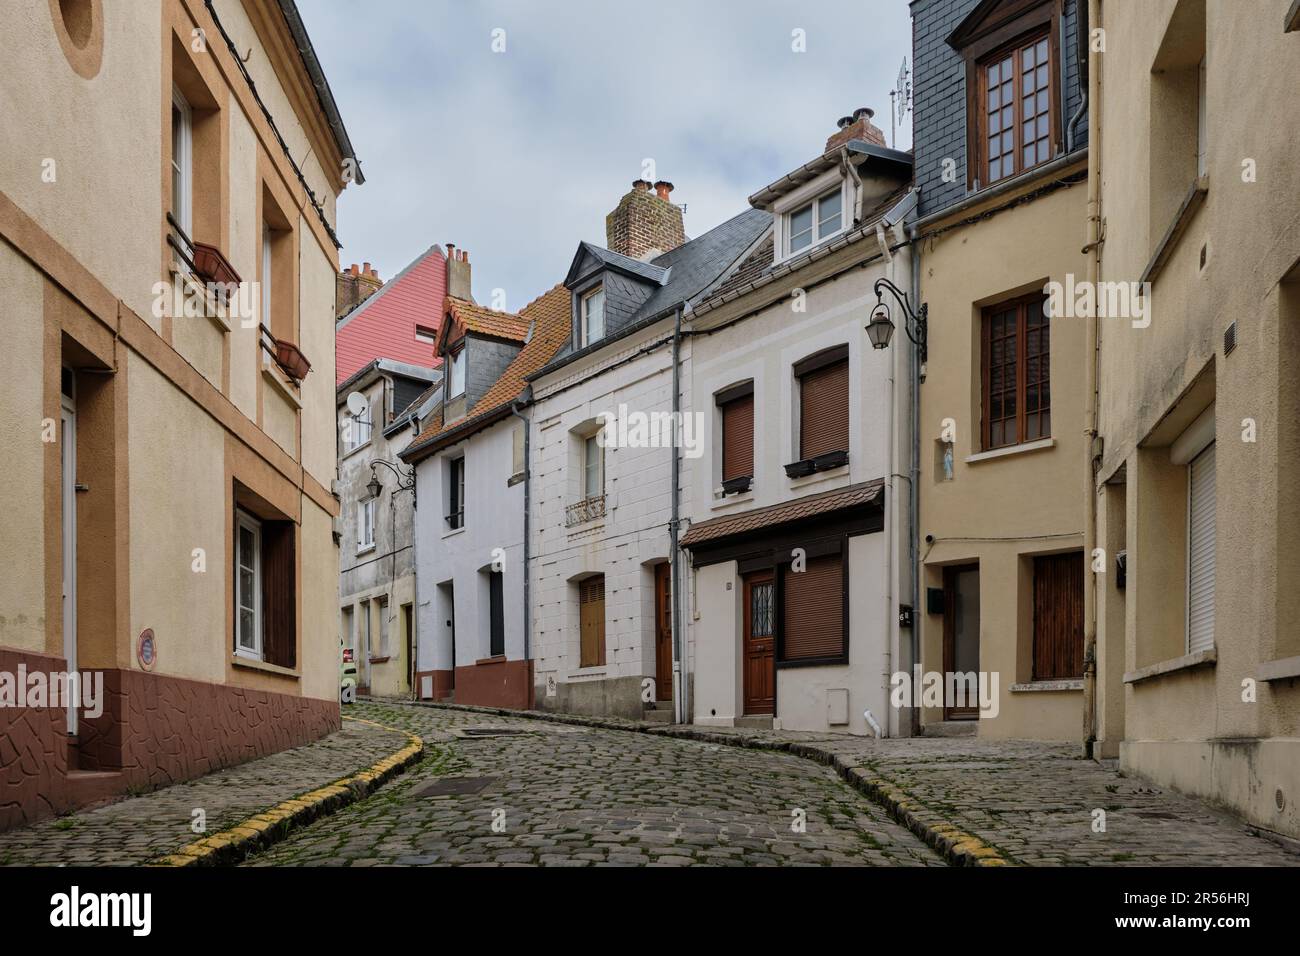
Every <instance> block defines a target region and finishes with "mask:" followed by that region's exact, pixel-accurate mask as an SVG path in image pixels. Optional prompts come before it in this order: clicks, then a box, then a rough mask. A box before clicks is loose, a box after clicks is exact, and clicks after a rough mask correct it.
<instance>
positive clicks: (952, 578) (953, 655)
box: [943, 564, 980, 720]
mask: <svg viewBox="0 0 1300 956" xmlns="http://www.w3.org/2000/svg"><path fill="white" fill-rule="evenodd" d="M943 669H944V707H943V718H944V720H973V719H975V718H978V717H979V702H978V701H971V700H970V699H969V697H968V698H967V699H966V700H964V701H949V700H948V688H949V687H950V686H952V683H951V679H950V676H949V675H952V674H973V675H975V677H974V686H975V687H976V688H978V686H979V669H980V569H979V565H977V564H975V565H967V566H965V567H958V568H944V569H943ZM957 683H958V686H970V685H969V684H965V685H963V684H962V682H960V681H958V682H957Z"/></svg>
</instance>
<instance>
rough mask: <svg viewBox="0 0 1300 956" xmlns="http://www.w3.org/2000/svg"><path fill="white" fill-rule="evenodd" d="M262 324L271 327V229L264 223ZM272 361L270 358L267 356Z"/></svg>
mask: <svg viewBox="0 0 1300 956" xmlns="http://www.w3.org/2000/svg"><path fill="white" fill-rule="evenodd" d="M262 324H263V325H265V326H266V327H267V328H268V329H270V328H274V326H272V325H271V227H270V226H269V225H268V224H266V223H262ZM266 360H267V361H268V362H269V361H270V356H266Z"/></svg>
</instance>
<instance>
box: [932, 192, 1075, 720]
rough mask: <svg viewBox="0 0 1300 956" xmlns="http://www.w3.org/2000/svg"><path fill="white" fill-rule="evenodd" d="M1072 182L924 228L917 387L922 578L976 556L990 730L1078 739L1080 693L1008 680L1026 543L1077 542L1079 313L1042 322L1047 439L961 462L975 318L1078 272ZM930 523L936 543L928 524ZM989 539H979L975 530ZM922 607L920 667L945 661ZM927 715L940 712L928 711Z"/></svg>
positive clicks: (1028, 647) (1024, 603) (1067, 545)
mask: <svg viewBox="0 0 1300 956" xmlns="http://www.w3.org/2000/svg"><path fill="white" fill-rule="evenodd" d="M1085 200H1086V196H1085V192H1084V187H1083V186H1082V185H1078V186H1074V187H1071V188H1066V189H1058V190H1056V191H1055V192H1052V193H1049V194H1047V195H1045V196H1042V197H1040V198H1038V199H1036V200H1034V201H1032V202H1029V203H1027V204H1024V205H1020V206H1016V207H1013V208H1010V209H1007V210H1005V211H1002V212H999V213H997V214H996V215H994V216H993V217H992V218H990V219H987V220H984V221H981V222H978V223H976V224H972V225H965V226H960V227H957V228H954V229H952V230H951V231H948V232H945V233H943V234H941V235H938V236H936V237H933V238H931V239H928V240H925V241H924V242H923V245H922V250H921V262H920V267H921V300H922V301H923V302H926V303H928V305H929V315H930V355H929V363H928V367H927V376H926V380H925V383H924V384H923V385H922V386H921V415H920V419H921V481H920V499H921V516H920V521H921V529H920V530H921V538H922V541H921V556H922V560H923V564H924V569H923V578H922V588H923V589H924V588H926V587H942V585H943V571H942V569H943V566H944V565H956V564H975V563H978V564H979V567H980V666H981V669H984V670H993V671H996V672H997V674H998V686H999V705H998V716H997V717H995V718H991V717H985V718H983V719H981V720H980V722H979V734H980V735H981V736H988V737H1004V738H1007V737H1022V738H1044V739H1063V740H1064V739H1078V738H1080V737H1081V735H1082V691H1079V690H1072V691H1053V692H1045V691H1031V692H1014V691H1012V689H1011V686H1012V684H1014V683H1017V682H1028V681H1029V680H1030V678H1031V676H1032V635H1033V622H1032V612H1031V608H1032V604H1031V603H1030V598H1031V594H1032V592H1030V591H1029V588H1031V587H1032V575H1031V574H1030V573H1029V572H1028V571H1027V568H1026V566H1027V565H1028V566H1029V567H1032V565H1031V564H1030V561H1031V559H1032V556H1033V555H1034V554H1042V553H1053V552H1060V551H1068V550H1075V551H1077V550H1079V549H1081V548H1082V546H1083V526H1084V508H1085V504H1084V502H1085V498H1084V494H1085V487H1086V485H1085V480H1084V471H1083V469H1084V446H1083V439H1082V437H1081V436H1082V428H1081V423H1082V421H1083V393H1084V384H1083V369H1084V361H1085V348H1084V332H1085V328H1084V322H1083V320H1082V319H1071V318H1061V319H1055V320H1053V321H1052V323H1051V369H1050V375H1051V390H1052V440H1053V444H1052V446H1051V447H1049V448H1044V449H1040V450H1036V451H1024V452H1017V453H1014V454H1009V455H1005V456H1002V457H994V458H990V459H985V460H981V461H975V462H968V461H967V460H966V459H967V458H968V457H969V456H972V455H975V454H977V453H979V452H980V450H981V437H980V423H981V417H980V416H981V409H980V404H981V397H980V337H979V329H980V316H981V309H982V308H983V307H984V306H986V305H991V304H994V303H996V302H1000V301H1003V300H1006V299H1008V298H1012V297H1014V296H1016V295H1018V294H1024V293H1029V292H1032V291H1035V290H1041V289H1043V287H1044V284H1045V283H1046V282H1047V281H1051V280H1055V281H1060V282H1064V281H1065V277H1066V275H1067V274H1073V275H1074V276H1076V277H1077V279H1078V280H1079V281H1082V280H1083V279H1084V278H1085V269H1086V261H1085V259H1084V257H1083V255H1082V254H1081V253H1080V248H1081V246H1082V245H1083V242H1082V236H1083V223H1084V215H1085V212H1084V210H1085ZM945 419H952V420H953V421H954V422H955V424H956V441H955V446H954V463H953V479H952V480H951V481H943V480H941V474H940V472H939V470H938V468H937V464H936V451H935V447H936V446H935V443H936V441H937V440H938V439H939V437H940V434H941V431H942V429H943V427H944V426H943V422H944V420H945ZM927 535H933V536H934V542H933V544H927V543H926V540H925V538H926V536H927ZM980 539H987V540H980ZM921 603H922V607H921V608H920V609H918V610H919V613H918V620H919V621H920V626H921V635H922V661H923V668H924V670H925V671H942V670H943V669H944V664H943V618H942V616H941V615H929V614H926V613H924V605H925V601H924V597H923V599H922V602H921ZM923 719H924V721H925V722H926V723H929V722H933V721H938V720H941V719H942V713H941V712H940V711H939V710H938V709H927V711H926V712H925V714H924V715H923Z"/></svg>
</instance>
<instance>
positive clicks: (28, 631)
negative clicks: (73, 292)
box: [0, 241, 59, 652]
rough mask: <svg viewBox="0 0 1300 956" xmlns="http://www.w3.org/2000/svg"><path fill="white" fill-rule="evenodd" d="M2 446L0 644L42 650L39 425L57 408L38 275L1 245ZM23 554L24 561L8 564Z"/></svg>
mask: <svg viewBox="0 0 1300 956" xmlns="http://www.w3.org/2000/svg"><path fill="white" fill-rule="evenodd" d="M0 289H3V290H4V307H3V308H0V335H2V336H3V339H4V343H5V344H4V348H0V408H3V409H4V414H3V415H0V446H3V447H4V449H5V472H6V474H8V475H9V479H10V481H11V483H12V484H11V487H10V489H9V491H10V493H9V494H8V495H7V496H6V499H7V501H8V507H6V508H5V509H4V515H3V517H2V518H0V551H2V552H3V553H4V554H6V555H9V556H10V557H9V558H7V559H6V560H5V569H4V572H3V579H4V585H3V588H2V589H0V645H5V646H8V647H20V648H23V649H24V650H30V651H38V652H43V651H45V648H46V644H45V564H44V561H43V560H41V557H42V556H43V555H44V553H45V517H44V510H43V509H42V507H41V506H40V502H41V501H42V495H43V491H42V488H43V477H44V469H45V447H46V446H45V444H44V443H43V442H42V440H41V431H42V427H41V425H42V420H43V419H45V418H53V419H54V421H55V423H56V424H55V432H54V433H55V435H57V434H58V427H57V422H58V417H59V409H58V408H57V407H56V408H51V409H45V408H43V407H42V398H43V391H42V384H41V379H42V368H41V361H40V356H41V353H42V349H43V344H42V335H43V332H44V328H45V323H44V278H43V277H42V276H41V274H40V273H39V272H37V271H36V270H35V269H34V268H32V266H31V265H30V264H29V263H28V262H27V260H25V259H23V258H22V257H20V256H19V255H18V253H17V252H15V251H14V250H13V248H12V247H10V246H9V245H8V244H7V243H5V242H3V241H0ZM16 555H27V556H28V557H27V559H25V560H14V559H13V558H14V556H16Z"/></svg>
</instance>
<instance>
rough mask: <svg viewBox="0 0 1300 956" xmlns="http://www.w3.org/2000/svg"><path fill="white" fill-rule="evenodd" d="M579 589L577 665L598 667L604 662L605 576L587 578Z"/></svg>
mask: <svg viewBox="0 0 1300 956" xmlns="http://www.w3.org/2000/svg"><path fill="white" fill-rule="evenodd" d="M578 591H579V617H578V623H579V633H580V636H581V641H582V644H581V647H580V648H579V655H580V660H579V662H578V663H579V666H581V667H600V666H602V665H603V664H604V663H605V576H604V575H599V576H597V577H594V578H588V579H587V580H585V581H583V582H581V583H580V584H579V585H578Z"/></svg>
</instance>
